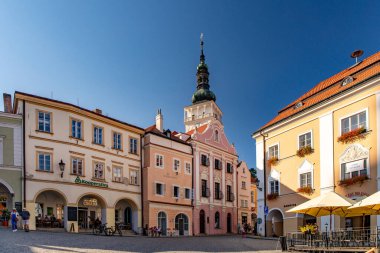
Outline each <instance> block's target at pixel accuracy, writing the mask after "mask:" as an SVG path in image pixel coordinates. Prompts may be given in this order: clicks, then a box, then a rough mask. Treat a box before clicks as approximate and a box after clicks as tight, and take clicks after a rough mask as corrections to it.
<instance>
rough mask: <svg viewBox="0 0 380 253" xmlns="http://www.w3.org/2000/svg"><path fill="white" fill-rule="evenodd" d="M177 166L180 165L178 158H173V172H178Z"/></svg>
mask: <svg viewBox="0 0 380 253" xmlns="http://www.w3.org/2000/svg"><path fill="white" fill-rule="evenodd" d="M179 166H180V162H179V160H178V159H174V160H173V170H174V171H175V172H178V171H179Z"/></svg>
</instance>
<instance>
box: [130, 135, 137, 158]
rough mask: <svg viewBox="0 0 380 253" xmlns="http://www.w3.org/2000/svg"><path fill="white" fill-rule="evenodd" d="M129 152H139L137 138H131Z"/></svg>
mask: <svg viewBox="0 0 380 253" xmlns="http://www.w3.org/2000/svg"><path fill="white" fill-rule="evenodd" d="M129 152H130V153H132V154H137V139H135V138H129Z"/></svg>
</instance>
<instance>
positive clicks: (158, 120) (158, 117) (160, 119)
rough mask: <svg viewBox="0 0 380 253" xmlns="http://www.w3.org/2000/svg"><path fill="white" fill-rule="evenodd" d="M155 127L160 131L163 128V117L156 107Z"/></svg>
mask: <svg viewBox="0 0 380 253" xmlns="http://www.w3.org/2000/svg"><path fill="white" fill-rule="evenodd" d="M156 128H157V129H158V130H159V131H160V132H162V131H163V130H164V117H163V116H162V114H161V109H158V111H157V115H156Z"/></svg>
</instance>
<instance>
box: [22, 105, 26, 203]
mask: <svg viewBox="0 0 380 253" xmlns="http://www.w3.org/2000/svg"><path fill="white" fill-rule="evenodd" d="M22 132H23V135H24V138H23V140H22V149H23V151H22V152H23V174H24V175H22V178H23V180H22V181H23V188H24V189H23V198H24V207H26V178H25V176H26V162H25V161H26V158H25V156H26V154H25V149H26V148H25V140H26V139H25V100H23V101H22Z"/></svg>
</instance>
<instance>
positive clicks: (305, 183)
mask: <svg viewBox="0 0 380 253" xmlns="http://www.w3.org/2000/svg"><path fill="white" fill-rule="evenodd" d="M311 179H312V178H311V172H306V173H302V174H300V187H311V186H312V183H311Z"/></svg>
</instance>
